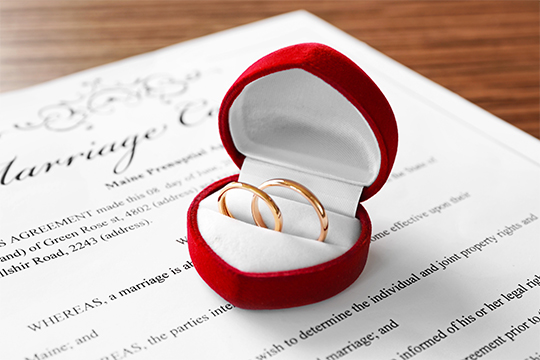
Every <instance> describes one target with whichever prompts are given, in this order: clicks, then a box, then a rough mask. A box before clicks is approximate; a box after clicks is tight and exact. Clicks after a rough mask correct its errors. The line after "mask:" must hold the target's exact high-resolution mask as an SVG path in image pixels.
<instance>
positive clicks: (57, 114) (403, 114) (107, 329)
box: [0, 12, 540, 360]
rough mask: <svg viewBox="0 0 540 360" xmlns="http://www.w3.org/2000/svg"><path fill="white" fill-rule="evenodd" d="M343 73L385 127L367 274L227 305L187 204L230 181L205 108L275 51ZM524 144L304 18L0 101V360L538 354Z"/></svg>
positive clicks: (534, 159) (534, 158)
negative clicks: (339, 59)
mask: <svg viewBox="0 0 540 360" xmlns="http://www.w3.org/2000/svg"><path fill="white" fill-rule="evenodd" d="M301 42H320V43H324V44H327V45H329V46H331V47H334V48H335V49H337V50H338V51H340V52H342V53H344V54H345V55H347V56H348V57H350V58H351V59H352V60H353V61H355V62H356V63H357V64H358V65H359V66H360V67H361V68H362V69H363V70H364V71H365V72H366V73H367V74H368V75H369V76H371V77H372V78H373V80H374V81H375V83H377V84H378V86H379V87H380V88H381V90H382V92H383V93H384V94H385V96H386V97H387V98H388V100H389V102H390V104H391V106H392V108H393V110H394V112H395V116H396V119H397V123H398V127H399V135H400V142H399V150H398V156H397V160H396V163H395V166H394V168H393V171H392V174H391V176H390V179H389V181H388V182H387V183H386V184H385V185H384V187H383V188H382V190H381V191H380V192H379V193H377V194H376V195H375V196H374V197H373V198H372V199H370V200H368V201H366V202H365V207H366V209H367V211H368V213H369V215H370V218H371V221H372V223H373V233H372V238H371V241H372V242H371V248H370V253H369V257H368V262H367V265H366V268H365V270H364V272H363V273H362V274H361V276H360V277H359V278H358V280H357V281H356V282H355V283H354V284H353V285H352V286H350V287H349V288H347V289H346V290H345V291H343V292H342V293H340V294H338V295H337V296H335V297H333V298H331V299H328V300H326V301H323V302H320V303H316V304H313V305H309V306H303V307H298V308H291V309H284V310H271V311H253V310H242V309H239V308H235V307H234V306H233V305H231V304H229V303H227V302H226V301H225V300H223V299H222V298H221V297H219V296H218V295H216V294H215V293H214V292H213V291H212V290H211V289H210V288H209V287H208V286H207V285H206V284H205V283H204V282H203V281H202V280H201V278H200V277H199V276H198V274H197V272H196V270H195V269H194V268H193V264H192V263H191V261H190V258H189V253H188V249H187V243H186V241H187V240H186V227H185V226H186V225H185V224H186V211H187V208H188V206H189V204H190V202H191V201H192V199H193V198H194V196H195V195H196V194H197V193H198V192H199V191H201V189H203V188H204V187H205V186H206V185H208V184H209V183H211V182H213V181H215V180H217V179H221V178H223V177H225V176H228V175H230V174H234V173H237V172H238V169H237V168H236V167H235V166H234V165H233V164H232V162H231V160H230V159H229V158H228V156H227V154H226V152H225V150H224V149H223V147H222V145H221V142H220V139H219V134H218V127H217V110H218V108H219V104H220V102H221V100H222V98H223V96H224V94H225V92H226V91H227V89H228V88H229V87H230V86H231V85H232V83H233V82H234V80H235V79H236V78H237V77H238V76H239V75H240V74H241V72H242V71H244V70H245V69H246V68H247V67H248V66H249V65H251V64H252V63H253V62H254V61H256V60H257V59H259V58H260V57H262V56H264V55H266V54H268V53H270V52H272V51H274V50H277V49H279V48H281V47H284V46H288V45H291V44H295V43H301ZM539 150H540V147H539V142H538V141H537V140H536V139H534V138H532V137H530V136H528V135H526V134H524V133H522V132H521V131H519V130H517V129H515V128H513V127H511V126H510V125H507V124H506V123H504V122H503V121H501V120H499V119H497V118H495V117H494V116H492V115H490V114H489V113H486V112H485V111H483V110H481V109H479V108H478V107H476V106H474V105H473V104H470V103H468V102H467V101H465V100H463V99H461V98H460V97H458V96H457V95H455V94H452V93H451V92H449V91H447V90H445V89H443V88H441V87H440V86H438V85H436V84H434V83H432V82H430V81H429V80H426V79H424V78H422V77H421V76H420V75H418V74H416V73H414V72H412V71H410V70H408V69H406V68H405V67H403V66H401V65H400V64H397V63H396V62H394V61H392V60H391V59H388V58H387V57H385V56H384V55H382V54H380V53H378V52H377V51H375V50H373V49H371V48H370V47H369V46H367V45H365V44H364V43H362V42H360V41H358V40H356V39H353V38H351V37H349V36H348V35H346V34H344V33H342V32H341V31H339V30H337V29H335V28H333V27H332V26H330V25H328V24H326V23H325V22H323V21H321V20H320V19H317V18H316V17H314V16H312V15H310V14H307V13H305V12H296V13H291V14H286V15H283V16H280V17H277V18H272V19H268V20H265V21H262V22H259V23H255V24H251V25H247V26H244V27H240V28H236V29H232V30H229V31H225V32H222V33H218V34H214V35H211V36H207V37H204V38H201V39H196V40H192V41H189V42H186V43H182V44H179V45H175V46H172V47H169V48H165V49H162V50H159V51H156V52H153V53H150V54H145V55H141V56H137V57H134V58H130V59H126V60H124V61H120V62H118V63H114V64H110V65H106V66H102V67H99V68H95V69H91V70H88V71H84V72H81V73H77V74H74V75H71V76H67V77H65V78H61V79H58V80H55V81H52V82H49V83H45V84H42V85H39V86H35V87H32V88H28V89H24V90H20V91H15V92H12V93H7V94H2V95H1V96H0V319H1V322H0V358H1V359H20V360H28V359H31V360H42V359H54V360H56V359H58V360H60V359H91V360H119V359H235V360H236V359H246V360H256V359H270V358H272V359H274V358H275V359H313V360H316V359H319V360H335V359H341V358H345V359H360V358H362V359H383V360H407V359H414V360H416V359H480V358H482V359H484V358H485V359H537V358H538V356H539V351H540V350H539V346H540V345H539V344H540V342H539V341H538V339H540V313H539V310H540V301H539V300H540V266H539V264H540V262H539V261H538V254H539V250H540V246H539V236H538V235H539V227H540V226H539V225H540V221H539V216H540V201H539V200H540V193H539V191H540V190H539V186H538V184H539V183H540V182H539V180H540V165H539V164H540V161H539V159H538V154H540V151H539Z"/></svg>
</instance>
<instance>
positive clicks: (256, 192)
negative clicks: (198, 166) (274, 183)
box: [218, 182, 283, 231]
mask: <svg viewBox="0 0 540 360" xmlns="http://www.w3.org/2000/svg"><path fill="white" fill-rule="evenodd" d="M232 189H244V190H247V191H249V192H251V193H253V199H259V198H261V199H262V200H263V201H264V202H265V203H266V205H268V207H269V208H270V210H271V211H272V215H274V230H275V231H281V228H282V227H283V219H282V217H281V210H279V208H278V206H277V205H276V203H275V202H274V200H272V198H271V197H270V196H269V195H268V194H267V193H265V192H264V191H262V190H260V189H258V188H256V187H255V186H252V185H249V184H245V183H241V182H232V183H229V184H227V186H225V187H224V188H223V189H221V191H220V193H219V195H218V207H219V212H220V213H222V214H223V215H226V216H228V217H230V218H233V219H234V216H232V214H231V212H230V211H229V208H228V207H227V203H226V201H225V195H226V194H227V191H229V190H232ZM252 209H253V207H252ZM258 210H259V209H257V211H258ZM258 214H259V217H260V212H258ZM251 215H252V216H253V220H254V221H255V223H257V220H255V216H254V214H253V213H252V214H251ZM261 220H262V218H261ZM262 224H264V221H263V222H262ZM257 225H258V226H261V225H259V223H257ZM264 227H265V228H267V226H266V224H264Z"/></svg>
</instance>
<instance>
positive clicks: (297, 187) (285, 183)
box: [218, 179, 328, 241]
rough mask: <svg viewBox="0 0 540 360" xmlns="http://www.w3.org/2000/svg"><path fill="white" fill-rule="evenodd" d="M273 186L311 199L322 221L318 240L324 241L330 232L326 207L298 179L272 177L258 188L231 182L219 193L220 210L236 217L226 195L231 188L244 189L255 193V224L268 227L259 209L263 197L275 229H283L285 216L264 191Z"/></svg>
mask: <svg viewBox="0 0 540 360" xmlns="http://www.w3.org/2000/svg"><path fill="white" fill-rule="evenodd" d="M271 186H280V187H285V188H288V189H291V190H294V191H296V192H297V193H299V194H300V195H302V196H303V197H305V198H306V199H307V201H309V203H310V204H311V205H312V206H313V208H314V209H315V212H316V213H317V216H318V217H319V222H320V223H321V233H320V235H319V238H318V239H317V241H324V239H325V238H326V234H327V233H328V217H327V216H326V210H324V207H323V206H322V204H321V202H320V201H319V199H317V197H316V196H315V195H314V194H313V193H312V192H311V191H309V190H308V189H307V188H306V187H305V186H303V185H301V184H299V183H297V182H296V181H292V180H287V179H272V180H268V181H266V182H264V183H262V184H261V186H259V187H258V188H256V187H255V186H253V185H249V184H246V183H241V182H232V183H229V184H228V185H227V186H225V187H224V188H223V189H222V190H221V192H220V193H219V195H218V207H219V212H220V213H222V214H223V215H226V216H228V217H231V218H233V219H234V217H233V216H232V214H231V212H230V211H229V208H228V207H227V203H226V201H225V195H226V194H227V192H228V191H229V190H232V189H244V190H247V191H249V192H251V193H253V199H252V200H251V215H252V216H253V221H255V224H257V226H260V227H263V228H268V226H266V224H265V222H264V220H263V218H262V216H261V212H260V211H259V204H258V200H259V199H262V200H263V201H264V202H265V203H266V205H268V207H269V208H270V210H271V211H272V215H273V216H274V230H275V231H281V229H282V228H283V217H282V215H281V210H280V209H279V207H278V206H277V205H276V203H275V202H274V200H273V199H272V198H271V197H270V195H268V194H267V193H265V192H264V191H263V190H264V189H266V188H268V187H271Z"/></svg>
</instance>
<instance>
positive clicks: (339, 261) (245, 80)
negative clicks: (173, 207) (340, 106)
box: [187, 43, 398, 309]
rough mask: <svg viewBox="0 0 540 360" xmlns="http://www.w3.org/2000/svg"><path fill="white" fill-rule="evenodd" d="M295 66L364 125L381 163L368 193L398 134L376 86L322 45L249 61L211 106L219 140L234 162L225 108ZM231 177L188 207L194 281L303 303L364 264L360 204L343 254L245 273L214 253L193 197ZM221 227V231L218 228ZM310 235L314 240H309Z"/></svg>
mask: <svg viewBox="0 0 540 360" xmlns="http://www.w3.org/2000/svg"><path fill="white" fill-rule="evenodd" d="M293 68H299V69H303V70H305V71H307V72H309V73H311V74H313V75H315V76H317V77H319V78H320V79H322V80H323V81H325V82H326V83H328V84H329V85H330V86H332V87H333V88H334V89H336V90H337V91H339V92H340V93H341V94H342V95H343V96H345V98H347V99H348V100H349V101H350V102H351V103H352V104H353V106H355V107H356V108H357V109H358V110H359V111H360V113H361V114H362V115H363V116H364V118H365V119H366V121H367V122H368V123H369V125H370V127H371V129H372V130H373V133H374V134H375V137H376V138H377V141H378V143H379V147H380V149H381V167H380V171H379V174H378V176H377V178H376V179H375V181H374V182H373V184H371V185H370V186H369V187H366V188H365V189H364V191H363V193H362V196H361V198H360V201H364V200H366V199H368V198H370V197H371V196H373V195H374V194H375V193H377V191H379V189H380V188H381V187H382V186H383V184H384V183H385V182H386V180H387V178H388V176H389V175H390V170H391V169H392V166H393V163H394V160H395V156H396V152H397V142H398V133H397V125H396V122H395V118H394V114H393V112H392V109H391V108H390V105H389V104H388V102H387V100H386V98H385V97H384V95H383V94H382V92H381V91H380V90H379V88H378V87H377V85H375V83H374V82H373V81H372V80H371V79H370V78H369V76H367V75H366V74H365V73H364V72H363V71H362V70H361V69H360V68H359V67H358V66H357V65H356V64H355V63H353V62H352V61H351V60H350V59H348V58H347V57H345V56H344V55H342V54H341V53H339V52H337V51H336V50H334V49H332V48H329V47H328V46H325V45H322V44H315V43H308V44H299V45H293V46H290V47H286V48H283V49H281V50H278V51H276V52H273V53H271V54H269V55H267V56H265V57H263V58H262V59H260V60H259V61H257V62H255V63H254V64H253V65H252V66H250V67H249V68H248V69H247V70H246V71H245V72H244V73H243V74H242V75H240V77H239V78H238V80H237V81H236V82H235V83H234V84H233V85H232V87H231V89H230V90H229V91H228V92H227V94H226V95H225V98H224V99H223V102H222V104H221V108H220V112H219V130H220V134H221V139H222V142H223V145H224V147H225V149H226V150H227V152H228V153H229V155H230V157H231V158H232V160H233V161H234V162H235V163H236V165H237V166H238V167H239V168H241V167H242V163H243V161H244V158H245V156H244V155H243V154H241V153H240V152H239V151H238V150H237V149H236V147H235V145H234V142H233V140H232V137H231V133H230V129H229V109H230V107H231V105H232V104H233V103H234V101H235V99H236V98H237V97H238V95H239V94H240V93H241V92H242V90H243V89H244V87H245V86H246V85H248V84H249V83H251V82H252V81H255V80H257V79H259V78H261V77H264V76H266V75H269V74H272V73H275V72H278V71H283V70H288V69H293ZM237 179H238V176H237V175H235V176H232V177H228V178H225V179H222V180H219V181H217V182H215V183H213V184H211V185H210V186H208V187H207V188H206V189H204V190H203V191H202V192H201V193H200V194H199V195H198V196H197V197H196V198H195V199H194V200H193V202H192V204H191V206H190V208H189V210H188V226H187V232H188V233H187V235H188V246H189V252H190V255H191V259H192V261H193V264H194V266H195V268H196V269H197V271H198V273H199V274H200V276H201V277H202V279H203V280H204V281H205V282H206V283H207V284H208V285H209V286H210V287H211V288H212V289H213V290H214V291H216V292H217V293H218V294H219V295H221V296H222V297H223V298H224V299H225V300H227V301H229V302H230V303H231V304H233V305H235V306H237V307H241V308H245V309H279V308H289V307H295V306H301V305H307V304H311V303H315V302H318V301H322V300H325V299H327V298H330V297H332V296H334V295H336V294H338V293H339V292H341V291H343V290H344V289H346V288H347V287H348V286H350V285H351V284H352V283H353V282H354V281H355V280H356V279H357V278H358V276H359V275H360V273H361V272H362V270H363V269H364V266H365V263H366V260H367V256H368V250H369V245H370V238H371V222H370V220H369V216H368V214H367V212H366V211H365V209H364V208H363V206H362V205H361V204H359V205H358V208H357V213H356V217H357V218H358V219H359V220H360V223H361V226H362V232H361V234H360V237H359V239H358V240H357V242H356V243H355V244H354V245H353V247H352V248H351V249H349V250H348V251H347V252H346V253H345V254H343V255H341V256H339V257H338V258H336V259H334V260H331V261H328V262H326V263H323V264H319V265H316V266H312V267H308V268H303V269H298V270H291V271H281V272H269V273H248V272H243V271H240V270H238V269H236V268H234V267H232V266H231V265H229V264H228V263H226V262H225V261H224V260H223V259H222V258H220V257H219V256H218V255H217V254H216V253H215V252H214V251H213V250H212V249H211V248H210V246H208V244H207V243H206V241H205V239H203V238H202V236H201V233H200V231H199V226H198V222H197V214H198V210H199V204H200V202H201V201H202V200H203V199H204V198H206V197H207V196H209V195H210V194H212V193H214V192H215V191H219V190H220V189H221V188H222V187H223V186H225V185H226V184H227V183H229V182H231V181H236V180H237ZM223 231H227V229H223ZM314 241H315V240H314Z"/></svg>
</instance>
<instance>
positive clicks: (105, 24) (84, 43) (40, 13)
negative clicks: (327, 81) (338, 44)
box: [0, 0, 540, 138]
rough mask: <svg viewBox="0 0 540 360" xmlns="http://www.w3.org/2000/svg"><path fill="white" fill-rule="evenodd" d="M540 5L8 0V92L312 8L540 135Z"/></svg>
mask: <svg viewBox="0 0 540 360" xmlns="http://www.w3.org/2000/svg"><path fill="white" fill-rule="evenodd" d="M539 4H540V2H538V1H464V2H460V1H396V2H393V1H182V0H178V1H174V0H109V1H101V0H86V1H81V0H62V1H60V0H1V1H0V91H2V92H4V91H8V90H13V89H19V88H23V87H26V86H29V85H33V84H37V83H40V82H43V81H47V80H50V79H54V78H57V77H59V76H63V75H67V74H70V73H73V72H76V71H79V70H84V69H87V68H90V67H94V66H97V65H101V64H105V63H109V62H112V61H116V60H119V59H123V58H126V57H129V56H132V55H136V54H140V53H144V52H148V51H151V50H155V49H158V48H161V47H164V46H167V45H171V44H175V43H178V42H181V41H184V40H188V39H192V38H196V37H199V36H203V35H207V34H210V33H213V32H216V31H220V30H224V29H228V28H231V27H234V26H238V25H242V24H247V23H250V22H253V21H256V20H260V19H264V18H266V17H269V16H273V15H278V14H281V13H284V12H289V11H293V10H297V9H305V10H308V11H310V12H311V13H313V14H315V15H317V16H319V17H321V18H322V19H324V20H326V21H328V22H330V23H331V24H333V25H335V26H337V27H338V28H340V29H342V30H344V31H346V32H347V33H349V34H351V35H353V36H354V37H356V38H358V39H360V40H362V41H364V42H366V43H368V44H369V45H371V46H372V47H374V48H376V49H378V50H380V51H382V52H383V53H385V54H387V55H388V56H390V57H392V58H394V59H395V60H397V61H399V62H401V63H402V64H404V65H406V66H408V67H409V68H412V69H413V70H415V71H417V72H419V73H420V74H422V75H424V76H426V77H428V78H430V79H432V80H433V81H435V82H437V83H439V84H441V85H443V86H445V87H447V88H448V89H450V90H452V91H454V92H456V93H458V94H459V95H461V96H463V97H464V98H466V99H468V100H470V101H472V102H473V103H475V104H477V105H479V106H480V107H482V108H484V109H486V110H488V111H489V112H491V113H493V114H495V115H497V116H498V117H500V118H502V119H504V120H506V121H508V122H509V123H512V124H513V125H515V126H517V127H518V128H520V129H522V130H524V131H526V132H528V133H529V134H531V135H533V136H535V137H537V138H540V130H539V123H540V121H539V105H540V101H539V97H540V95H539V87H540V85H539V67H540V66H539V54H540V49H539V33H540V26H539V13H540V10H539Z"/></svg>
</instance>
